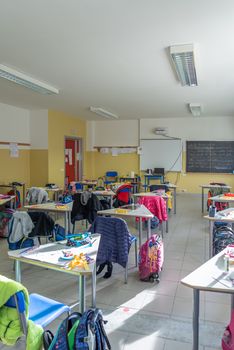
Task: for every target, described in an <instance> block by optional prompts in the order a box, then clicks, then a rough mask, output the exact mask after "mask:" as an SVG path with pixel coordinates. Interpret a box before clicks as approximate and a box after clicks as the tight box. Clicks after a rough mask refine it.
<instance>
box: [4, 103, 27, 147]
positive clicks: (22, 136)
mask: <svg viewBox="0 0 234 350" xmlns="http://www.w3.org/2000/svg"><path fill="white" fill-rule="evenodd" d="M29 121H30V112H29V110H27V109H23V108H18V107H14V106H10V105H6V104H3V103H0V141H4V142H22V143H30V126H29Z"/></svg>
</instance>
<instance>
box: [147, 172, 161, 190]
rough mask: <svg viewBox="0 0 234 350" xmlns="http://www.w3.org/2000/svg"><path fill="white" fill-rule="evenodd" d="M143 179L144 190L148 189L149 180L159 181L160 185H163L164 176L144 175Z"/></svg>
mask: <svg viewBox="0 0 234 350" xmlns="http://www.w3.org/2000/svg"><path fill="white" fill-rule="evenodd" d="M144 177H145V185H144V186H145V189H146V188H148V186H149V185H150V181H151V180H160V182H161V184H163V183H164V175H156V174H155V175H153V174H152V175H150V174H145V175H144Z"/></svg>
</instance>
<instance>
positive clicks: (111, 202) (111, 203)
mask: <svg viewBox="0 0 234 350" xmlns="http://www.w3.org/2000/svg"><path fill="white" fill-rule="evenodd" d="M110 206H111V208H113V196H110Z"/></svg>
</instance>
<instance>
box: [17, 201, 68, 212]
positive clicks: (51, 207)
mask: <svg viewBox="0 0 234 350" xmlns="http://www.w3.org/2000/svg"><path fill="white" fill-rule="evenodd" d="M69 204H70V205H69ZM24 208H25V209H28V210H42V211H54V212H70V211H71V210H72V202H71V203H68V204H62V205H60V204H58V203H55V202H53V203H51V202H49V203H41V204H31V205H25V206H24Z"/></svg>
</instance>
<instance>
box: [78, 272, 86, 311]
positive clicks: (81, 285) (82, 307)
mask: <svg viewBox="0 0 234 350" xmlns="http://www.w3.org/2000/svg"><path fill="white" fill-rule="evenodd" d="M79 301H80V310H79V311H80V313H82V314H83V312H84V311H85V276H84V275H80V276H79Z"/></svg>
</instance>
